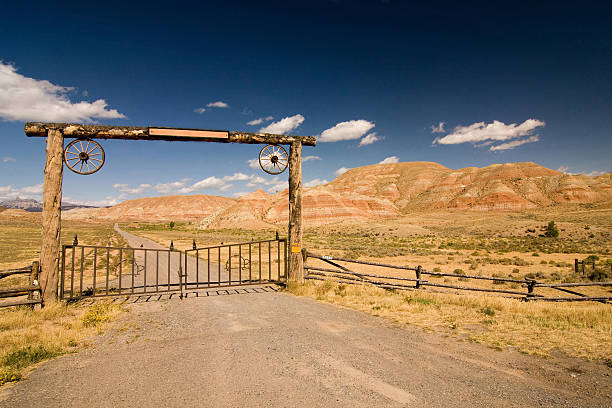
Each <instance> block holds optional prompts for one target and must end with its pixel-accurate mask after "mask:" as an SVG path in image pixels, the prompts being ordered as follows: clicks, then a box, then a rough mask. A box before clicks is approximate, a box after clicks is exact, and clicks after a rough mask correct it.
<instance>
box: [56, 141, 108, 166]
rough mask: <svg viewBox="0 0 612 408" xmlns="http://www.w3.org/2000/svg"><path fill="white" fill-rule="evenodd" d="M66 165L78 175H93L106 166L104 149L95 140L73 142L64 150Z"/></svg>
mask: <svg viewBox="0 0 612 408" xmlns="http://www.w3.org/2000/svg"><path fill="white" fill-rule="evenodd" d="M64 163H65V164H66V166H68V168H69V169H70V170H72V171H74V172H75V173H77V174H93V173H95V172H96V171H98V170H100V168H102V166H103V165H104V149H102V146H100V144H99V143H98V142H96V141H94V140H90V139H76V140H73V141H72V142H70V143H69V144H68V146H66V148H65V149H64Z"/></svg>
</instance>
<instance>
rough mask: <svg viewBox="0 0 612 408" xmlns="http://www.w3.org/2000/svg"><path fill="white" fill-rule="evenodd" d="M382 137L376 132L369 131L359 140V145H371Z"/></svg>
mask: <svg viewBox="0 0 612 408" xmlns="http://www.w3.org/2000/svg"><path fill="white" fill-rule="evenodd" d="M380 139H381V138H380V137H378V136H376V132H372V133H368V134H367V135H366V136H365V137H364V138H363V139H361V140H360V141H359V147H361V146H367V145H371V144H372V143H374V142H378V141H379V140H380Z"/></svg>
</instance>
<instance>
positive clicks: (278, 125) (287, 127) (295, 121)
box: [259, 113, 304, 135]
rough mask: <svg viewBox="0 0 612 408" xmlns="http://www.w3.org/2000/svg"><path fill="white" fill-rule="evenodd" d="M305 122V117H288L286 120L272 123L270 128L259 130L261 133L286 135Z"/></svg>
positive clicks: (298, 115)
mask: <svg viewBox="0 0 612 408" xmlns="http://www.w3.org/2000/svg"><path fill="white" fill-rule="evenodd" d="M303 122H304V116H302V115H300V114H299V113H298V114H297V115H293V116H287V117H286V118H282V119H281V120H279V121H278V122H272V123H270V124H269V125H268V126H265V127H262V128H261V129H259V131H260V132H261V133H274V134H281V135H282V134H285V133H287V132H291V131H292V130H294V129H296V128H297V127H298V126H300V125H301V124H302V123H303Z"/></svg>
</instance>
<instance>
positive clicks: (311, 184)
mask: <svg viewBox="0 0 612 408" xmlns="http://www.w3.org/2000/svg"><path fill="white" fill-rule="evenodd" d="M327 183H329V181H327V180H321V179H318V178H316V179H314V180H310V181H309V182H307V183H304V187H316V186H320V185H322V184H327Z"/></svg>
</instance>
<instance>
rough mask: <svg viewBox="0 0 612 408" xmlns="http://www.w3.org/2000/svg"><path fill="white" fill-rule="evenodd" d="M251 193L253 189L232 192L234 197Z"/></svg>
mask: <svg viewBox="0 0 612 408" xmlns="http://www.w3.org/2000/svg"><path fill="white" fill-rule="evenodd" d="M250 193H251V191H238V192H236V193H234V194H232V197H234V198H240V197H242V196H245V195H247V194H250Z"/></svg>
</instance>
